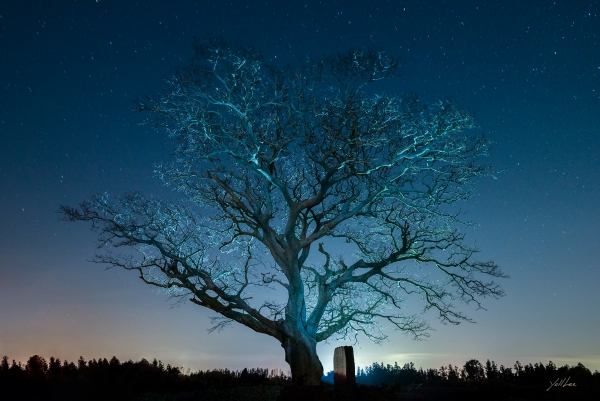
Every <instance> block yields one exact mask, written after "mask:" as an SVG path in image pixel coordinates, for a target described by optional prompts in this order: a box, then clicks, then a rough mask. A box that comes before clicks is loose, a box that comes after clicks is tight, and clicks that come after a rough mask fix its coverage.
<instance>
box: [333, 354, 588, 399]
mask: <svg viewBox="0 0 600 401" xmlns="http://www.w3.org/2000/svg"><path fill="white" fill-rule="evenodd" d="M324 380H325V381H328V382H330V383H333V372H329V373H328V374H327V375H326V377H325V378H324ZM561 381H562V382H561ZM356 382H357V384H359V385H368V386H381V387H384V388H392V389H394V388H395V389H396V391H397V392H400V393H410V392H413V393H420V394H421V395H420V396H419V397H421V399H424V400H429V399H461V400H466V399H489V400H501V399H510V398H511V397H512V398H515V397H516V398H518V399H522V400H562V399H578V400H587V399H594V400H600V372H598V371H597V370H596V371H595V372H594V373H592V372H591V371H590V370H589V369H588V368H586V367H585V366H584V365H583V364H581V363H578V364H577V365H576V366H569V365H564V366H562V367H557V366H556V365H555V364H554V363H553V362H552V361H550V362H548V364H546V365H544V364H543V363H535V364H531V363H530V364H528V365H522V364H521V363H520V362H519V361H517V362H516V363H515V364H514V366H513V367H512V368H511V367H504V366H503V365H500V366H498V365H497V364H496V363H495V362H494V361H490V360H489V359H488V360H487V361H486V362H485V364H482V363H481V362H479V361H478V360H477V359H471V360H469V361H467V362H466V363H465V364H464V365H463V367H462V368H459V367H458V366H452V365H448V366H442V367H440V368H439V369H435V368H433V369H426V370H424V369H422V368H419V369H417V368H415V365H414V364H413V363H412V362H411V363H407V364H405V365H404V366H402V367H400V366H399V365H398V364H397V363H394V365H390V364H388V365H384V364H383V363H373V364H372V365H371V366H368V367H366V368H361V367H357V372H356ZM551 383H555V386H552V387H551ZM561 384H562V385H565V386H562V385H561ZM448 397H450V398H448ZM452 397H454V398H452Z"/></svg>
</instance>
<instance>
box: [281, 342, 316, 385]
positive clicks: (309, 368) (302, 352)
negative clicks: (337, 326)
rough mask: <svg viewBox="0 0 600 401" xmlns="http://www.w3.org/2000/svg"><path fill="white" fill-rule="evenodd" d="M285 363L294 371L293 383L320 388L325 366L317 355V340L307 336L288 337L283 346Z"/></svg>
mask: <svg viewBox="0 0 600 401" xmlns="http://www.w3.org/2000/svg"><path fill="white" fill-rule="evenodd" d="M281 346H282V347H283V349H284V350H285V361H286V362H287V363H288V364H289V365H290V368H291V370H292V383H293V384H296V385H300V386H318V385H320V384H321V377H322V376H323V365H322V364H321V361H320V360H319V356H318V355H317V340H316V339H311V338H309V336H307V335H306V334H304V335H302V334H300V335H297V336H293V337H292V336H288V337H287V338H286V339H285V340H284V341H283V343H282V344H281Z"/></svg>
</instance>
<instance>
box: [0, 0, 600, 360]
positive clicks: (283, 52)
mask: <svg viewBox="0 0 600 401" xmlns="http://www.w3.org/2000/svg"><path fill="white" fill-rule="evenodd" d="M599 13H600V3H599V2H598V1H592V0H587V1H581V0H569V1H567V0H563V1H542V0H540V1H510V0H497V1H423V0H414V1H369V2H366V1H329V0H327V1H301V2H300V1H299V2H287V1H286V2H284V1H274V0H272V1H241V0H237V1H210V2H209V1H197V2H194V1H169V2H159V1H138V2H135V1H104V0H99V1H95V0H85V1H84V0H79V1H74V0H71V1H42V2H39V1H17V0H3V1H2V3H1V4H0V139H1V142H0V144H1V146H0V355H8V356H9V358H11V359H12V358H14V359H17V360H22V361H25V360H26V358H28V357H29V356H31V355H34V354H40V355H42V356H45V357H46V358H49V357H50V356H55V357H59V358H61V359H64V358H67V359H69V360H75V359H77V358H78V357H79V355H83V356H84V357H85V358H89V359H91V358H93V357H94V358H97V357H106V358H110V357H111V356H112V355H116V356H117V357H118V358H120V359H121V360H123V359H129V358H132V359H134V360H139V359H140V358H142V357H145V358H154V357H156V358H159V359H162V360H163V361H164V362H165V363H171V364H172V365H176V366H184V367H190V368H192V369H200V368H202V369H207V368H218V367H229V368H233V369H240V368H243V367H246V366H248V367H252V366H261V367H267V366H268V367H282V368H284V370H287V369H288V368H287V366H286V364H285V362H284V360H283V350H282V349H281V347H280V346H279V344H278V343H277V342H276V341H275V340H272V339H271V338H270V337H266V336H264V335H259V334H256V333H254V332H252V331H251V330H250V329H247V328H245V327H242V326H236V327H232V328H231V329H229V330H228V331H226V332H224V333H221V334H213V335H208V334H207V333H206V328H208V327H209V322H208V319H207V316H209V314H208V313H207V312H205V311H203V310H201V309H200V308H199V307H197V306H195V305H193V304H184V305H182V306H179V307H176V308H171V306H172V302H169V301H166V300H165V299H166V298H165V296H164V295H157V294H156V293H155V292H154V291H153V290H152V289H151V288H149V287H148V286H145V285H144V284H143V283H142V282H141V281H140V280H139V279H138V278H137V277H136V275H135V274H134V273H129V272H126V271H117V270H110V271H104V270H103V268H102V267H101V266H98V265H94V264H92V263H89V262H87V260H88V259H89V258H90V257H91V256H92V255H93V254H94V252H95V248H94V240H95V235H94V234H93V233H91V232H89V230H88V227H85V226H84V225H83V224H81V225H79V224H66V223H64V222H61V221H59V219H58V216H57V214H56V213H55V212H56V210H57V209H58V206H59V205H60V204H68V205H75V204H77V203H78V202H79V201H81V200H83V199H85V197H86V196H89V195H92V194H94V193H96V192H104V191H108V192H109V193H111V194H115V195H116V194H119V193H122V192H124V191H128V190H131V189H140V190H143V191H145V192H151V193H157V194H167V191H166V190H165V189H164V188H162V187H160V186H159V184H158V183H156V182H154V181H153V180H152V178H151V176H152V165H153V164H154V163H156V162H160V161H164V160H168V157H169V156H168V150H169V147H170V143H169V141H168V139H167V138H165V137H164V136H163V135H161V134H159V133H156V132H154V131H151V130H149V129H148V128H146V127H140V126H136V125H135V122H136V120H138V119H139V118H140V116H139V115H136V113H134V112H133V111H132V109H133V103H132V101H133V100H134V99H135V98H136V97H138V96H143V95H145V94H148V93H151V92H159V91H160V90H161V89H162V88H163V85H164V79H165V78H167V77H168V76H169V74H170V73H171V72H172V71H173V70H174V69H175V68H177V67H181V66H185V63H186V60H187V59H188V58H189V57H191V55H192V41H193V37H194V36H195V35H197V36H203V35H205V34H206V33H212V34H216V35H223V36H224V37H225V38H228V39H232V40H237V41H240V42H242V43H244V44H249V45H252V46H254V47H256V48H257V49H258V50H260V51H261V52H262V53H263V54H264V55H265V58H266V59H268V60H271V61H272V62H275V63H279V62H280V63H295V62H297V61H298V60H301V59H303V58H304V57H305V56H307V55H309V56H314V57H318V56H320V55H322V54H324V53H331V52H340V51H345V50H348V49H349V48H350V47H361V46H362V47H368V46H380V47H382V48H384V49H386V50H387V51H388V52H390V53H393V54H396V55H398V56H400V57H401V58H402V59H403V61H404V63H405V66H404V70H403V71H404V75H403V77H402V78H400V79H398V80H396V81H394V82H393V83H392V84H390V86H389V87H388V88H387V90H388V91H390V92H407V91H412V92H418V93H420V94H421V95H422V96H423V98H424V99H425V100H428V101H433V100H435V99H437V98H440V97H444V96H450V97H453V98H455V99H456V100H458V102H459V103H460V104H461V105H462V106H463V107H464V108H466V109H469V110H471V111H473V112H474V113H475V116H476V118H477V122H478V124H479V127H480V129H481V130H482V131H483V132H485V133H486V135H487V136H488V137H490V138H491V139H493V140H494V141H495V142H496V145H495V148H494V152H493V155H492V157H491V161H492V162H493V163H494V165H495V166H497V167H498V168H499V169H506V171H505V172H504V173H503V174H500V175H499V176H498V179H497V180H489V181H484V182H481V183H480V184H479V185H478V187H477V191H478V193H480V196H478V197H476V198H474V199H473V200H471V201H469V202H468V203H467V204H465V205H464V207H463V209H464V210H468V211H469V216H470V217H471V218H472V219H474V220H475V221H477V222H478V223H479V224H480V226H479V227H478V228H477V229H475V230H472V231H470V232H468V238H470V239H471V240H472V241H473V242H476V243H477V244H478V245H479V246H480V247H481V249H482V258H483V259H487V258H490V259H493V260H494V261H496V262H497V263H498V264H500V265H501V266H502V268H503V269H504V271H505V272H506V273H508V274H509V275H510V276H511V278H510V279H509V280H504V281H503V283H502V284H503V287H504V288H505V290H506V293H507V296H506V297H504V298H503V299H501V300H499V301H486V302H485V303H484V306H486V307H487V308H488V311H486V312H484V311H472V310H470V309H469V308H465V309H464V310H465V312H467V313H470V315H471V316H472V317H474V318H475V320H476V321H477V322H478V323H477V324H462V325H460V326H458V327H456V326H442V325H439V324H437V323H436V321H435V316H433V315H432V316H429V318H430V319H431V322H432V323H433V324H434V326H435V327H436V329H437V330H436V331H435V332H433V333H432V337H431V338H430V339H429V340H427V341H424V342H417V343H416V342H413V341H411V340H410V339H408V338H406V337H404V336H402V335H400V334H392V335H391V342H390V343H385V344H384V345H383V346H376V345H372V344H370V343H369V342H368V341H367V340H364V341H363V342H362V343H361V347H362V348H361V349H357V350H355V355H356V358H357V363H358V364H359V365H361V366H364V365H365V364H371V363H372V362H375V361H378V362H382V361H383V362H385V363H393V362H394V361H397V362H398V363H399V364H403V363H406V362H410V361H413V362H415V364H416V365H417V366H423V367H439V366H440V365H442V364H448V363H453V364H456V365H462V364H464V362H465V361H466V360H468V359H471V358H477V359H479V360H482V361H485V359H487V358H490V359H493V360H495V361H496V362H498V364H500V363H502V364H504V365H512V364H513V363H514V362H515V361H516V360H517V359H518V360H519V361H521V362H523V363H528V362H544V363H547V361H548V360H552V361H554V362H555V363H556V364H561V365H562V364H564V363H569V364H575V363H577V362H579V361H581V362H582V363H583V364H584V365H586V366H587V367H589V368H591V369H592V370H593V369H600V352H599V351H598V347H597V333H598V332H600V318H598V305H599V304H600V262H598V261H599V260H600V250H599V249H600V248H599V247H598V246H597V245H596V242H597V241H598V238H600V213H599V211H600V210H599V209H600V207H599V206H598V205H599V204H600V185H599V181H600V180H599V171H600V161H599V159H600V16H599ZM240 339H241V340H242V341H240ZM339 345H346V344H341V343H340V344H338V343H331V344H324V345H320V346H319V354H320V356H321V359H322V360H323V364H324V367H325V370H326V371H327V370H330V369H331V364H332V363H331V359H332V354H333V348H334V347H335V346H339Z"/></svg>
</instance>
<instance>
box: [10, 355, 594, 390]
mask: <svg viewBox="0 0 600 401" xmlns="http://www.w3.org/2000/svg"><path fill="white" fill-rule="evenodd" d="M567 378H568V383H571V384H575V387H569V388H566V387H562V386H559V384H560V383H561V382H560V380H563V384H564V379H567ZM323 381H325V382H330V383H333V372H329V373H328V374H327V375H326V376H324V377H323ZM356 382H357V383H358V384H359V385H365V386H379V387H382V388H386V389H392V390H394V389H395V391H396V392H401V393H406V392H423V391H424V392H425V393H424V394H426V395H430V396H433V397H434V398H432V399H435V397H436V394H437V396H439V397H443V396H445V395H446V394H447V391H450V390H451V391H454V394H455V395H457V394H461V397H462V396H463V395H465V396H468V395H469V394H471V395H477V396H481V395H485V396H486V399H502V397H504V398H507V397H509V396H515V395H518V396H520V397H522V399H563V398H561V396H565V397H575V398H576V399H594V398H593V397H595V396H597V395H599V396H600V372H598V371H597V370H596V371H595V372H594V373H592V372H591V371H590V370H589V369H588V368H586V367H585V366H584V365H583V364H581V363H578V364H577V365H576V366H569V365H564V366H562V367H557V366H556V365H555V364H554V363H553V362H552V361H550V362H548V364H546V365H544V364H543V363H535V364H531V363H530V364H528V365H522V364H521V363H520V362H518V361H517V362H516V363H515V364H514V366H513V367H512V368H511V367H504V366H503V365H500V366H498V365H497V364H496V363H495V362H493V361H490V360H489V359H488V360H487V361H486V363H485V364H482V363H481V362H479V361H478V360H476V359H471V360H469V361H467V362H466V363H465V364H464V365H463V366H462V368H459V367H457V366H452V365H448V366H442V367H440V368H439V369H426V370H424V369H422V368H419V369H417V368H415V365H414V364H413V363H412V362H411V363H407V364H405V365H404V366H402V367H400V366H399V365H398V364H397V363H394V365H389V364H388V365H384V364H383V363H373V364H372V365H371V366H368V367H365V368H361V367H358V368H357V372H356ZM551 383H556V386H554V387H552V388H550V391H546V390H547V389H548V388H549V387H550V384H551ZM289 384H291V378H290V377H289V374H284V372H282V371H281V370H277V369H275V370H269V369H261V368H255V369H244V370H242V371H231V370H228V369H214V370H206V371H202V370H200V371H198V372H196V373H190V372H189V369H188V372H187V374H185V373H184V372H182V369H181V368H179V367H172V366H171V365H169V364H167V365H166V366H165V365H164V364H163V363H162V361H157V360H156V359H154V360H153V361H152V362H148V361H147V360H146V359H142V360H141V361H139V362H133V361H131V360H128V361H126V362H120V361H119V359H117V358H116V357H114V356H113V357H112V358H111V359H110V360H107V359H106V358H103V359H102V358H100V359H97V360H96V359H92V360H90V361H86V360H85V359H84V358H83V357H80V358H79V359H78V360H77V362H76V363H74V362H68V361H67V360H64V361H61V360H60V359H58V358H54V357H51V358H50V359H49V360H48V361H47V360H46V359H45V358H43V357H41V356H39V355H34V356H32V357H30V358H29V359H28V360H27V362H26V363H25V364H24V365H23V364H22V363H21V362H16V361H15V360H12V362H9V358H8V357H6V356H4V357H3V358H2V361H1V362H0V399H2V400H20V401H22V400H48V401H53V400H65V401H68V400H81V399H85V400H105V399H111V400H138V401H143V400H155V399H162V400H180V399H185V400H201V399H210V400H220V399H224V400H225V399H236V400H255V399H256V400H269V399H271V400H275V399H276V398H277V394H279V391H280V389H281V387H282V386H285V385H289ZM436 389H437V390H439V391H441V392H439V393H435V391H434V392H433V393H432V391H433V390H436ZM448 389H450V390H448ZM444 391H445V392H444ZM457 391H458V393H457ZM153 394H188V396H185V397H183V398H177V396H173V397H174V398H164V397H162V398H161V397H159V398H156V397H155V396H154V395H153ZM190 394H191V395H190ZM390 394H391V393H390ZM432 394H433V395H432ZM442 394H443V395H442ZM524 395H525V396H527V395H530V396H531V397H523V396H524ZM544 396H545V397H546V398H540V397H544ZM186 397H187V398H186ZM557 397H558V398H557ZM575 398H571V399H575ZM423 399H429V398H427V397H423ZM467 399H468V397H467ZM597 399H600V397H598V398H597Z"/></svg>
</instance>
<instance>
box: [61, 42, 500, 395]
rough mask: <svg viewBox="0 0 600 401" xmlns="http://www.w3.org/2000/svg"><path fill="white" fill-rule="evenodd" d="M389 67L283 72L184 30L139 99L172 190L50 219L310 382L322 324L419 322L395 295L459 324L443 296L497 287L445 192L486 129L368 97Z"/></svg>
mask: <svg viewBox="0 0 600 401" xmlns="http://www.w3.org/2000/svg"><path fill="white" fill-rule="evenodd" d="M398 70H399V63H398V61H397V60H396V59H395V58H393V57H390V56H388V55H387V54H386V53H384V52H377V51H373V52H368V51H351V52H348V53H345V54H341V55H337V56H333V57H328V58H324V59H322V60H317V61H315V60H308V61H307V62H305V63H304V64H303V65H302V66H300V67H297V68H285V69H282V68H276V67H273V66H269V65H267V64H265V63H264V62H263V60H262V59H261V57H260V56H259V55H258V54H257V53H256V52H255V51H253V50H251V49H248V48H244V47H241V46H232V45H230V44H227V43H224V42H222V41H218V40H208V41H205V42H198V43H197V45H196V53H195V57H194V59H193V61H192V63H191V65H190V66H189V67H188V68H187V69H185V70H182V71H180V72H177V73H176V74H175V75H173V77H172V78H171V79H170V80H169V81H168V82H167V88H166V90H165V92H164V94H162V95H160V96H157V97H148V98H147V99H145V100H144V101H141V102H139V109H140V111H143V112H146V113H147V115H148V118H147V119H146V120H144V123H146V124H149V125H151V126H153V127H155V128H157V129H159V130H162V131H165V132H167V133H168V135H169V136H170V137H172V138H173V140H174V141H175V144H176V145H175V150H174V152H173V155H174V160H173V161H171V162H170V163H167V164H163V165H161V166H159V167H158V168H157V176H158V177H159V178H160V179H161V180H162V181H163V182H164V183H165V184H166V185H167V186H171V187H173V188H175V189H176V190H177V191H178V192H179V193H180V194H181V202H167V201H160V200H158V199H155V198H153V197H149V196H145V195H143V194H142V193H140V192H133V193H129V194H125V195H123V196H120V197H117V198H115V199H112V198H109V197H108V196H107V195H97V196H94V197H92V198H90V199H89V200H87V201H84V202H83V203H81V204H80V207H79V208H71V207H67V206H63V207H61V211H62V213H63V216H64V218H65V219H67V220H84V221H91V222H92V224H93V227H94V228H96V229H98V230H99V231H100V233H101V235H100V239H99V241H100V245H101V246H102V247H103V248H104V247H107V246H109V249H107V250H105V251H104V252H103V253H102V254H100V255H98V256H96V260H97V261H98V262H102V263H107V264H109V265H110V266H120V267H123V268H125V269H129V270H137V271H139V274H140V277H141V279H142V280H144V282H146V283H148V284H151V285H154V286H157V287H160V288H163V289H165V290H167V291H169V292H170V293H171V294H173V295H179V296H184V297H186V298H187V299H189V300H190V301H191V302H193V303H195V304H198V305H200V306H204V307H206V308H209V309H212V310H213V311H215V312H216V313H217V314H218V315H217V317H215V318H214V321H213V324H214V325H213V327H212V329H215V328H217V329H220V328H222V327H223V326H224V325H225V324H227V323H228V322H231V321H235V322H238V323H241V324H243V325H246V326H248V327H250V328H251V329H253V330H255V331H257V332H260V333H265V334H268V335H270V336H272V337H274V338H276V339H277V340H278V341H280V343H281V345H282V346H283V347H284V349H285V352H286V360H287V361H288V363H289V364H290V367H291V369H292V375H293V379H294V381H295V382H296V383H301V384H318V380H319V379H320V376H321V374H322V366H321V364H320V362H319V360H318V357H317V355H316V343H317V342H319V341H323V340H326V339H328V338H331V337H332V336H333V338H348V337H352V338H355V336H356V335H357V334H358V333H363V334H364V335H365V336H367V337H369V338H371V339H372V340H374V341H380V340H382V339H384V338H385V336H386V335H385V333H384V330H385V326H386V325H387V326H392V327H393V328H396V329H399V330H402V331H403V332H406V333H409V334H411V335H413V336H414V337H420V336H423V335H427V329H428V325H427V323H426V322H424V321H423V320H421V318H420V317H419V316H420V315H421V313H419V311H415V310H414V309H413V310H412V311H410V310H409V308H406V306H405V303H404V300H405V299H407V297H408V296H410V295H415V296H417V297H418V298H419V301H420V302H422V305H423V306H424V309H425V310H434V311H435V312H436V313H437V314H438V315H439V318H440V319H441V320H442V321H443V322H448V323H454V324H457V323H460V322H461V321H470V319H469V318H468V317H467V316H466V315H464V314H463V313H461V312H460V311H459V310H457V309H456V306H455V305H454V302H455V301H457V300H458V301H464V302H466V303H471V302H473V303H475V304H476V305H477V306H478V307H481V304H480V299H481V298H484V297H488V296H490V297H494V298H497V297H500V296H502V295H503V291H502V290H501V289H500V287H499V286H498V285H497V284H496V283H495V282H494V281H493V279H490V277H492V278H493V277H505V275H503V273H502V272H501V271H500V270H499V268H498V266H497V265H496V264H494V263H493V262H490V261H484V262H481V261H477V260H475V259H474V255H475V254H476V252H477V250H476V249H475V248H473V247H471V246H469V245H467V244H466V243H465V241H464V234H463V233H462V232H461V231H459V229H460V228H461V226H464V225H465V224H467V225H468V223H466V222H463V221H462V220H461V215H460V214H459V213H458V212H457V210H456V208H455V207H453V205H454V204H455V203H457V202H459V201H464V200H466V199H468V198H470V197H471V196H472V195H473V186H474V183H475V181H476V180H477V179H478V178H479V177H483V176H489V175H491V170H490V168H489V167H488V166H486V165H483V164H481V160H480V158H481V156H485V155H486V154H487V152H488V148H489V142H488V141H487V140H486V139H485V138H483V137H482V136H479V135H477V134H474V133H473V132H472V131H473V130H472V128H473V127H474V125H473V119H472V117H471V115H470V114H469V113H467V112H465V111H463V110H461V109H460V108H458V107H457V105H456V104H455V103H453V102H452V101H449V100H442V101H440V102H438V103H436V104H432V105H423V104H422V103H421V102H420V101H419V99H418V97H417V96H415V95H397V94H383V93H382V88H384V87H385V86H384V85H383V83H384V82H385V81H386V80H391V79H393V78H395V77H396V76H397V75H398ZM110 246H112V247H116V248H118V247H129V248H133V249H135V250H137V251H138V252H137V253H131V252H129V253H127V254H125V255H121V254H116V253H112V252H111V251H110ZM487 280H490V281H487ZM265 287H271V288H276V289H277V288H279V291H283V292H284V294H285V295H286V297H284V298H285V299H283V301H279V302H278V301H276V300H272V299H270V300H266V299H267V298H268V296H267V295H265Z"/></svg>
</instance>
